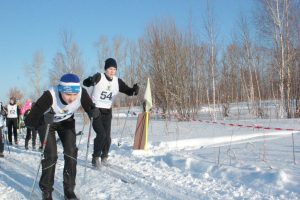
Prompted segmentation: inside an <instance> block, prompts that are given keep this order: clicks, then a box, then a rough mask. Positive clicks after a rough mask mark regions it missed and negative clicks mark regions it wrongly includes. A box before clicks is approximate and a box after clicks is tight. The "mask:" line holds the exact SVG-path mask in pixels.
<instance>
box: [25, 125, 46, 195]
mask: <svg viewBox="0 0 300 200" xmlns="http://www.w3.org/2000/svg"><path fill="white" fill-rule="evenodd" d="M49 128H50V124H47V129H46V134H45V138H44V141H43V150H42V152H41V157H40V162H39V166H38V170H37V172H36V176H35V179H34V181H33V184H32V188H31V192H30V196H29V199H32V198H31V197H32V193H33V192H34V187H35V183H36V180H37V177H38V175H39V172H40V168H41V164H42V160H43V156H44V151H45V148H46V144H47V139H48V134H49Z"/></svg>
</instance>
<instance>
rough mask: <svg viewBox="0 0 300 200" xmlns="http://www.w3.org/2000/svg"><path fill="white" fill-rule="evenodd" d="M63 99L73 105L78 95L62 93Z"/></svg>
mask: <svg viewBox="0 0 300 200" xmlns="http://www.w3.org/2000/svg"><path fill="white" fill-rule="evenodd" d="M61 97H62V98H63V100H64V101H65V102H66V103H67V104H70V103H72V102H73V101H75V100H76V99H77V97H78V93H65V92H62V93H61Z"/></svg>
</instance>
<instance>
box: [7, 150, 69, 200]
mask: <svg viewBox="0 0 300 200" xmlns="http://www.w3.org/2000/svg"><path fill="white" fill-rule="evenodd" d="M10 148H11V149H10V150H11V152H15V153H26V154H29V155H37V156H38V158H37V160H39V159H40V155H41V153H40V152H38V151H31V150H25V149H22V148H20V147H16V146H10ZM35 164H36V166H32V165H29V164H27V163H26V162H22V163H21V164H20V160H16V159H14V158H13V157H12V156H7V158H5V164H4V165H3V166H5V168H6V169H5V168H4V169H3V170H4V171H5V170H6V173H5V174H11V177H8V178H10V180H11V181H12V185H14V188H15V189H16V190H18V191H19V190H20V191H21V193H22V194H23V197H22V199H23V198H24V199H29V196H30V193H31V190H32V184H33V181H34V179H35V176H36V173H37V170H38V169H37V167H38V162H36V163H35ZM9 169H12V170H9ZM18 171H20V172H26V174H16V173H18ZM40 174H41V168H40V171H39V176H38V178H37V181H36V183H35V188H34V192H33V194H32V199H35V198H38V199H41V196H42V194H41V191H40V189H39V187H38V183H39V178H40ZM15 177H19V179H17V180H15ZM24 180H26V181H24ZM58 185H59V183H58V182H57V180H54V186H53V188H54V191H53V193H52V195H53V198H55V199H64V193H63V191H62V190H61V189H60V188H61V187H59V186H58ZM24 186H25V187H24Z"/></svg>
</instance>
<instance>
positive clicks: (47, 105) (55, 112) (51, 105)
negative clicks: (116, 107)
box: [25, 74, 99, 200]
mask: <svg viewBox="0 0 300 200" xmlns="http://www.w3.org/2000/svg"><path fill="white" fill-rule="evenodd" d="M80 106H82V107H83V109H84V110H85V112H87V113H88V115H89V116H90V117H98V115H99V111H98V110H97V109H95V106H94V104H93V102H92V100H91V98H90V96H89V95H88V93H87V91H86V89H84V88H82V87H81V86H80V79H79V77H78V76H77V75H75V74H65V75H63V76H62V77H61V79H60V82H59V84H58V85H57V86H53V87H51V88H50V89H49V90H47V91H45V92H44V93H43V95H42V96H41V97H40V98H39V99H38V100H37V101H36V103H35V104H34V106H33V107H32V109H31V112H30V113H29V115H28V116H27V117H26V119H25V125H26V126H27V127H30V128H35V129H38V130H39V131H40V132H41V135H42V136H43V137H44V138H45V135H46V130H47V127H49V134H48V137H47V138H45V141H46V142H44V144H45V146H44V147H43V148H44V159H43V160H42V175H41V178H40V182H39V186H40V189H41V190H42V196H43V199H44V200H51V199H52V191H53V184H54V175H55V165H56V161H57V144H56V139H55V132H57V133H58V136H59V138H60V140H61V142H62V145H63V149H64V160H65V163H64V170H63V186H64V195H65V199H78V198H77V196H76V195H75V193H74V189H75V178H76V165H77V151H78V149H77V147H76V132H75V119H74V113H75V112H76V111H77V109H78V108H79V107H80ZM44 138H43V139H44Z"/></svg>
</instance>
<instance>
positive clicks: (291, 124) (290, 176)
mask: <svg viewBox="0 0 300 200" xmlns="http://www.w3.org/2000/svg"><path fill="white" fill-rule="evenodd" d="M127 110H128V108H127V109H126V108H124V109H123V110H122V109H115V110H114V112H115V113H114V117H113V122H112V145H111V150H110V157H109V160H108V161H109V163H110V164H109V166H103V167H101V169H99V170H95V169H94V168H92V166H91V154H92V149H93V138H94V136H95V133H94V132H92V137H91V143H90V146H89V154H88V162H87V168H86V179H85V181H84V170H85V164H86V162H85V155H86V150H87V141H88V138H87V135H88V130H89V124H87V125H85V126H83V119H82V117H81V116H82V115H77V117H76V120H77V124H76V128H77V131H80V130H82V128H83V127H84V130H83V132H84V135H83V136H82V138H81V140H80V136H78V137H77V139H78V140H77V143H79V140H80V144H78V148H79V152H78V164H77V178H76V183H77V185H76V190H75V192H76V194H77V195H78V196H79V197H80V199H87V200H90V199H95V200H96V199H97V200H98V199H124V200H125V199H149V200H150V199H151V200H152V199H167V200H174V199H184V200H186V199H195V200H196V199H197V200H198V199H203V200H207V199H222V200H223V199H300V189H299V188H300V169H299V168H300V167H299V159H300V145H299V144H300V137H299V132H298V131H285V130H279V131H277V130H274V129H270V130H264V129H258V128H246V127H238V126H224V125H222V124H220V123H221V122H222V123H226V124H230V123H233V124H243V125H260V126H264V127H273V128H275V127H280V128H292V129H297V130H299V129H300V120H299V119H276V118H269V119H261V118H255V117H249V116H248V115H246V114H244V115H243V112H240V110H239V109H231V110H232V112H237V111H235V110H239V114H237V113H231V116H232V117H229V118H227V119H223V120H218V121H217V122H218V123H215V124H214V123H205V122H203V121H202V122H201V121H180V122H178V121H175V120H170V121H166V120H163V119H161V118H159V116H152V118H151V121H150V125H149V145H148V150H133V149H132V145H133V138H134V132H135V126H136V121H137V115H136V114H130V115H129V117H127V118H126V116H127V115H126V113H127ZM132 110H135V112H136V113H138V109H137V108H132ZM208 112H210V110H209V109H203V111H202V113H201V115H200V116H199V118H200V119H204V118H206V119H205V120H207V116H209V114H208ZM245 113H246V112H245ZM237 116H238V117H237ZM270 116H271V114H270ZM121 135H122V138H120V137H121ZM22 136H24V135H22V134H21V135H20V137H22ZM292 137H293V138H294V144H295V146H294V151H295V161H296V163H294V155H293V140H292ZM118 143H120V144H121V145H120V146H118ZM30 147H31V146H30ZM30 147H29V148H30ZM62 151H63V150H62V146H61V144H60V143H58V161H57V165H56V175H55V189H56V190H57V192H54V193H53V196H54V199H63V197H62V196H61V195H60V194H59V193H61V192H62V191H63V190H62V182H63V178H62V177H63V176H62V170H63V164H64V161H63V160H64V159H63V154H62ZM4 153H5V157H4V158H0V199H1V200H2V199H9V200H19V199H28V198H29V194H30V191H31V187H32V184H33V181H34V178H35V176H36V172H37V168H38V164H39V160H40V156H41V154H40V152H38V151H36V150H31V149H29V150H25V148H24V139H20V144H19V146H18V147H16V146H11V147H10V153H9V152H8V149H7V147H5V152H4ZM39 177H40V174H39V175H38V180H39ZM37 185H38V183H37V184H36V188H35V193H34V195H36V196H33V199H36V198H38V197H40V193H39V188H38V186H37Z"/></svg>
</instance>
